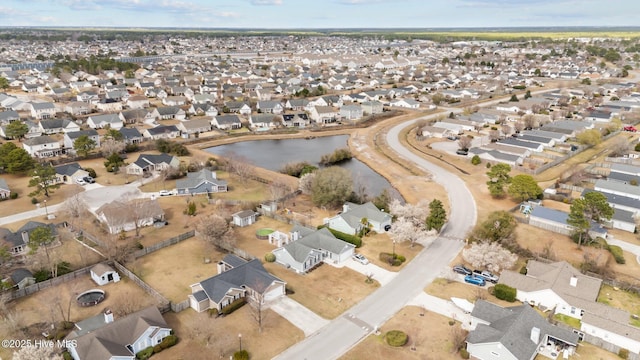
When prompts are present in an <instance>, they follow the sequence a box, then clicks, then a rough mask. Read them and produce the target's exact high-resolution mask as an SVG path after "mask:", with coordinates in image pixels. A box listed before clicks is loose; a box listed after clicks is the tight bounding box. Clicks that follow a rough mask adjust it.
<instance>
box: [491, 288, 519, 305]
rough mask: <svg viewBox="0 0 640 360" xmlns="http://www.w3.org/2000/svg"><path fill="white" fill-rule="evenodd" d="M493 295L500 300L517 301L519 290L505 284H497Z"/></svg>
mask: <svg viewBox="0 0 640 360" xmlns="http://www.w3.org/2000/svg"><path fill="white" fill-rule="evenodd" d="M493 295H495V297H497V298H498V299H500V300H505V301H508V302H514V301H516V295H517V290H516V289H515V288H512V287H511V286H507V285H505V284H496V286H494V288H493Z"/></svg>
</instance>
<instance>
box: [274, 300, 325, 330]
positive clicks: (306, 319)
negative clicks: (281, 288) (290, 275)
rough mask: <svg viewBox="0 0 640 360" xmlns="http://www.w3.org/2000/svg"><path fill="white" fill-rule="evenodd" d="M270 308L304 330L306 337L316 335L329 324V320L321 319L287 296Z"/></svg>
mask: <svg viewBox="0 0 640 360" xmlns="http://www.w3.org/2000/svg"><path fill="white" fill-rule="evenodd" d="M269 308H270V309H271V310H273V311H275V312H276V313H278V314H280V316H282V317H283V318H285V319H287V320H288V321H289V322H290V323H292V324H293V325H295V326H296V327H297V328H299V329H300V330H302V331H303V332H304V335H305V336H309V335H311V334H313V333H315V332H316V331H318V330H320V329H321V328H323V327H324V326H325V325H327V324H328V323H329V320H326V319H323V318H321V317H320V316H318V315H316V313H314V312H313V311H311V310H309V309H307V308H306V307H304V306H302V305H301V304H300V303H299V302H297V301H295V300H293V299H291V298H289V297H287V296H282V297H281V298H280V299H278V300H276V301H275V302H274V303H272V304H270V305H269Z"/></svg>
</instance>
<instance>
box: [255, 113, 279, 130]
mask: <svg viewBox="0 0 640 360" xmlns="http://www.w3.org/2000/svg"><path fill="white" fill-rule="evenodd" d="M277 124H283V120H282V117H281V116H279V115H274V114H251V116H249V127H251V128H252V129H254V130H269V129H270V128H272V127H276V125H277Z"/></svg>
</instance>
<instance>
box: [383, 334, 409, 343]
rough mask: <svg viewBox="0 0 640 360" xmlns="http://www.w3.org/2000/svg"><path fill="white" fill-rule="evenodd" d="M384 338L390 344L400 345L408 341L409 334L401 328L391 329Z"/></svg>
mask: <svg viewBox="0 0 640 360" xmlns="http://www.w3.org/2000/svg"><path fill="white" fill-rule="evenodd" d="M384 339H385V340H386V341H387V344H389V345H390V346H393V347H400V346H404V345H405V344H406V343H407V341H408V340H409V337H408V336H407V334H405V333H404V332H402V331H400V330H391V331H388V332H387V333H386V334H385V335H384Z"/></svg>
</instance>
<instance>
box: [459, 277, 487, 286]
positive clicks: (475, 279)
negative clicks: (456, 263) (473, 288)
mask: <svg viewBox="0 0 640 360" xmlns="http://www.w3.org/2000/svg"><path fill="white" fill-rule="evenodd" d="M464 282H467V283H469V284H473V285H478V286H484V284H486V283H485V281H484V279H483V278H481V277H477V276H474V275H467V276H465V277H464Z"/></svg>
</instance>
